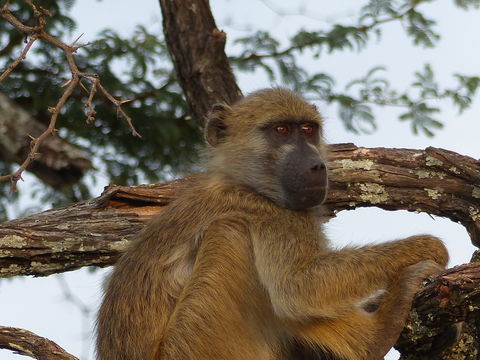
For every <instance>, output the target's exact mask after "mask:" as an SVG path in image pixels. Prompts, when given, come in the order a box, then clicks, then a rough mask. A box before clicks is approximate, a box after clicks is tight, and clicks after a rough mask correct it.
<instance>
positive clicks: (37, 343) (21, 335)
mask: <svg viewBox="0 0 480 360" xmlns="http://www.w3.org/2000/svg"><path fill="white" fill-rule="evenodd" d="M0 349H7V350H12V351H13V352H14V353H16V354H19V355H25V356H29V357H32V358H34V359H39V360H78V358H76V357H75V356H73V355H70V354H69V353H67V352H66V351H65V350H64V349H62V348H61V347H60V346H58V345H57V344H55V343H54V342H53V341H51V340H48V339H46V338H43V337H40V336H38V335H36V334H34V333H32V332H30V331H27V330H23V329H18V328H12V327H6V326H0Z"/></svg>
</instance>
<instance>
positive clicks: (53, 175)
mask: <svg viewBox="0 0 480 360" xmlns="http://www.w3.org/2000/svg"><path fill="white" fill-rule="evenodd" d="M46 128H47V127H46V126H45V125H43V124H42V123H40V122H38V121H37V120H36V119H34V118H33V117H32V116H31V115H30V114H28V113H27V112H26V111H25V110H23V109H22V108H21V107H19V106H18V105H17V104H15V103H14V102H13V101H12V100H10V99H9V98H7V97H6V96H5V95H3V94H0V157H1V158H2V159H3V160H7V161H11V162H16V163H18V164H21V163H23V161H24V160H25V158H26V157H27V156H28V153H29V152H30V138H29V137H28V136H29V135H30V136H33V137H35V136H38V135H40V134H41V133H42V132H43V131H45V129H46ZM91 168H92V163H91V161H90V160H89V159H88V157H87V154H86V153H85V152H84V151H82V150H81V149H80V148H78V147H76V146H74V145H72V144H70V143H68V142H67V141H66V140H64V139H61V138H60V137H58V136H51V137H49V138H48V139H46V140H45V142H44V143H43V144H42V146H41V147H40V154H39V156H38V158H37V159H36V161H34V162H33V163H32V164H31V166H29V168H28V171H30V172H31V173H33V174H34V175H36V176H37V177H38V178H39V179H40V180H42V181H43V182H44V183H46V184H48V185H50V186H52V187H54V188H61V187H63V186H66V185H71V184H74V183H76V182H77V181H78V180H80V178H81V177H82V176H83V175H84V174H85V172H87V170H89V169H91Z"/></svg>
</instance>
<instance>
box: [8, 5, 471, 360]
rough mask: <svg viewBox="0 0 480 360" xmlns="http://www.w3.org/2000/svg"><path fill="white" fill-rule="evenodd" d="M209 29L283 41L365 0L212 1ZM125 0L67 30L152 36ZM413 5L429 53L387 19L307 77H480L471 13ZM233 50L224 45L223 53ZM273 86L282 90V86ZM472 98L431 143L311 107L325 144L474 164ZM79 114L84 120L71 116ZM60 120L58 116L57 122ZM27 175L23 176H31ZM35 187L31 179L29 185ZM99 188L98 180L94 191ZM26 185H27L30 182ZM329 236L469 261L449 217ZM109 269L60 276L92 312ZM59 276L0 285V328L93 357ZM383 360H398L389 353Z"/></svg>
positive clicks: (143, 11) (369, 212) (383, 221)
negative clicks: (424, 240) (437, 151)
mask: <svg viewBox="0 0 480 360" xmlns="http://www.w3.org/2000/svg"><path fill="white" fill-rule="evenodd" d="M211 3H212V8H213V12H214V15H215V17H216V21H217V25H218V26H219V27H220V28H221V29H222V30H224V31H226V32H227V35H228V39H234V38H236V37H240V36H245V35H247V34H248V32H247V31H245V29H247V28H248V27H249V26H250V27H252V28H253V29H257V28H259V27H261V28H263V29H265V30H268V31H270V32H271V33H273V34H274V36H276V37H280V38H283V39H285V38H287V37H288V36H289V35H292V34H294V33H295V32H296V31H297V30H298V29H299V28H300V27H306V28H307V29H318V28H323V29H326V28H327V29H328V27H329V26H330V24H332V22H334V21H338V20H341V22H342V23H345V24H350V23H353V22H354V21H355V19H356V17H355V16H354V15H355V13H356V10H358V8H359V7H360V6H361V5H363V4H364V3H365V2H364V1H358V0H341V1H336V2H332V1H326V0H311V1H290V2H288V5H286V2H282V1H280V0H275V1H274V0H269V1H264V2H262V1H261V0H242V1H233V0H230V1H220V0H214V1H212V2H211ZM132 4H133V2H132V1H126V0H116V1H113V0H104V1H101V2H98V1H95V0H82V1H80V0H78V1H77V5H76V6H75V17H76V19H77V20H78V25H79V26H78V29H77V32H76V33H75V34H74V37H77V36H78V34H81V33H85V35H84V36H83V38H82V39H83V40H84V41H93V40H95V39H96V38H95V34H96V32H97V31H98V30H100V29H102V28H104V27H112V28H114V29H117V30H118V31H120V32H121V33H123V34H128V33H129V32H130V31H131V30H132V29H133V27H134V26H135V25H136V24H140V23H141V24H144V25H146V26H147V27H148V28H149V29H157V30H158V31H160V9H159V5H158V1H157V0H138V1H136V2H135V5H132ZM265 4H271V7H275V8H279V9H283V10H285V11H287V10H288V8H287V7H286V6H288V7H289V8H290V12H291V13H292V12H298V10H299V9H301V8H302V7H303V8H304V9H305V11H304V13H306V14H308V16H283V17H282V16H279V15H278V14H276V13H275V12H273V11H272V10H271V9H269V8H268V7H267V6H266V5H265ZM421 8H425V9H427V10H426V11H425V13H426V14H427V16H429V17H432V18H434V19H436V20H437V21H438V30H439V32H440V34H441V36H442V39H441V40H440V42H439V45H438V46H437V47H436V48H434V49H428V50H425V49H422V48H418V47H413V46H412V42H411V40H410V39H408V38H407V37H406V35H405V33H404V31H403V30H402V27H401V24H399V23H393V24H388V25H386V26H384V27H383V31H384V34H383V36H382V39H381V41H378V42H377V41H375V40H373V41H371V43H370V44H369V45H368V47H367V49H366V50H364V51H362V52H360V53H357V52H335V53H334V54H333V55H332V56H326V57H321V58H320V59H310V58H308V57H305V58H304V59H303V60H302V61H303V64H304V65H305V66H307V67H308V68H309V69H310V70H311V71H312V72H320V71H324V72H327V73H331V74H333V75H334V76H335V78H336V80H337V83H338V84H340V85H344V84H345V83H346V82H348V81H349V80H351V79H352V78H357V77H360V76H362V75H364V74H365V73H366V72H367V71H368V70H369V69H371V68H372V67H373V66H375V65H384V66H386V67H387V68H388V75H387V76H388V78H389V80H390V82H391V84H392V86H394V87H397V88H398V89H399V90H402V89H403V87H405V86H406V85H408V84H409V83H410V82H411V80H412V78H413V73H414V71H417V70H421V69H422V68H423V64H424V63H426V62H428V63H430V64H431V65H432V67H433V69H434V71H435V73H436V75H437V77H438V79H439V80H440V81H441V83H442V84H445V85H448V84H451V83H452V79H453V78H452V76H451V75H452V74H453V73H454V72H460V73H464V74H470V75H474V74H480V69H479V66H478V64H479V63H480V61H479V58H480V49H479V47H478V45H477V44H478V34H479V33H480V22H479V21H478V16H479V12H478V11H474V10H472V11H469V12H464V11H462V10H460V9H458V8H455V7H454V6H453V1H445V0H443V1H438V0H437V1H435V2H433V3H432V4H427V5H424V6H422V7H421ZM229 51H232V47H231V44H230V43H229V44H227V52H229ZM238 82H239V84H240V87H241V89H242V90H243V91H244V92H245V93H247V92H249V91H253V90H256V89H258V88H263V87H268V86H270V85H278V84H270V83H269V82H268V80H267V79H266V77H265V76H261V75H259V74H255V75H251V76H241V77H239V78H238ZM280 85H281V84H280ZM479 100H480V99H478V96H477V98H476V102H477V104H476V105H475V106H474V107H472V108H471V109H469V110H468V111H466V112H465V113H464V114H462V116H458V114H457V113H456V111H455V109H453V108H452V106H451V104H450V103H448V102H440V105H441V106H442V113H441V115H440V117H441V119H442V120H443V121H444V124H445V128H444V129H443V130H441V131H439V132H438V135H437V136H436V137H434V138H433V139H430V138H426V137H424V136H414V135H412V133H411V132H410V128H409V125H408V124H405V123H401V122H399V121H398V119H397V116H398V110H397V109H391V108H384V109H380V110H376V114H377V121H378V125H379V131H377V132H375V133H374V134H372V135H361V136H358V135H354V134H352V133H348V132H346V131H345V130H344V129H343V126H342V124H341V123H340V120H339V118H338V115H337V113H336V109H335V108H334V107H327V106H325V105H324V104H321V103H320V104H317V105H318V107H319V109H320V111H321V112H322V113H323V115H324V116H325V118H326V130H325V133H326V138H327V140H328V141H329V142H330V143H340V142H354V143H355V144H357V145H359V146H367V147H375V146H382V147H403V148H417V149H423V148H426V147H427V146H435V147H442V148H445V149H449V150H453V151H456V152H458V153H461V154H463V155H469V156H472V157H474V158H477V159H478V158H480V146H479V144H478V137H479V135H478V134H479V133H480V121H479V120H480V119H479V115H480V105H479V104H480V102H479ZM79 116H80V117H82V116H83V114H79ZM60 124H61V119H60ZM29 179H31V177H30V178H29ZM27 181H33V180H27ZM104 185H106V184H99V186H98V189H99V192H98V194H97V195H99V194H100V191H101V189H102V188H103V186H104ZM25 186H27V187H28V186H29V185H28V184H27V185H25ZM24 201H28V199H24ZM327 233H328V235H329V237H330V238H331V240H332V242H333V243H334V244H335V246H342V245H345V244H365V243H371V242H379V241H387V240H392V239H397V238H401V237H406V236H410V235H414V234H419V233H430V234H433V235H436V236H438V237H440V238H442V239H444V240H445V242H446V244H447V247H448V249H449V252H450V255H451V263H450V265H456V264H460V263H464V262H467V261H468V260H469V258H470V256H471V254H472V252H473V250H474V249H473V247H472V246H471V245H470V240H469V238H468V235H467V233H466V231H465V230H464V228H463V227H462V226H460V225H458V224H455V223H452V222H451V221H449V220H444V219H440V218H436V217H433V218H432V217H430V216H428V215H426V214H413V213H407V212H404V211H401V212H400V211H399V212H386V211H382V210H376V209H359V210H355V211H343V212H341V213H340V214H339V215H338V216H337V218H335V219H333V220H331V221H330V222H329V223H328V224H327ZM106 272H107V270H99V271H97V272H95V273H93V274H91V273H90V272H89V271H88V270H85V269H82V270H80V271H75V272H70V273H65V274H63V275H62V276H63V278H64V279H65V280H66V282H67V283H68V284H69V287H70V289H71V290H72V292H73V293H74V294H75V295H76V296H78V298H79V299H81V301H82V302H83V303H84V304H85V305H87V306H88V307H90V308H91V309H96V307H97V306H98V304H99V299H100V293H101V289H100V287H101V283H102V281H103V277H104V274H105V273H106ZM63 294H64V292H63V291H62V290H61V286H60V285H59V280H58V276H50V277H47V278H39V279H31V278H25V277H22V278H15V279H8V280H3V279H0V304H1V306H0V325H6V326H14V327H20V328H25V329H28V330H30V331H33V332H35V333H37V334H38V335H41V336H44V337H48V338H50V339H52V340H53V341H55V342H56V343H58V344H59V345H60V346H62V347H63V348H65V349H66V350H67V351H68V352H70V353H72V354H74V355H76V356H77V357H81V359H83V360H87V359H93V355H92V348H93V347H92V346H91V344H90V342H91V339H92V335H93V321H92V319H93V318H94V314H93V313H92V314H91V316H90V317H89V318H86V321H84V320H85V317H84V316H82V315H81V313H80V311H79V309H78V308H77V307H75V306H74V305H72V304H71V303H70V302H68V301H65V299H64V298H63ZM0 358H2V359H3V360H10V359H23V358H24V357H20V356H18V355H12V354H11V353H10V352H8V351H5V350H0ZM389 359H396V355H394V354H392V355H391V356H389Z"/></svg>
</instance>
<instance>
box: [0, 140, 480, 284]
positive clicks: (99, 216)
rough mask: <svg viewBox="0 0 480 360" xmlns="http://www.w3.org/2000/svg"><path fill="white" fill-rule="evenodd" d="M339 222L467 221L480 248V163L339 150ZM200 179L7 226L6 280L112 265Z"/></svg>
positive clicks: (3, 239) (2, 229)
mask: <svg viewBox="0 0 480 360" xmlns="http://www.w3.org/2000/svg"><path fill="white" fill-rule="evenodd" d="M329 168H330V183H331V190H330V193H329V196H328V199H327V202H326V206H327V208H328V209H329V210H330V213H331V214H332V216H334V214H335V213H336V212H338V211H341V210H344V209H354V208H357V207H365V206H376V207H380V208H382V209H386V210H409V211H416V212H419V211H423V212H426V213H429V214H433V215H438V216H442V217H446V218H449V219H451V220H452V221H456V222H460V223H462V224H463V225H464V226H466V227H467V229H468V231H469V233H470V236H471V238H472V242H473V243H474V244H475V245H477V246H478V244H480V239H479V234H480V231H479V229H480V187H479V186H478V185H476V184H480V162H479V161H477V160H475V159H472V158H470V157H467V156H462V155H459V154H456V153H454V152H451V151H447V150H442V149H435V148H427V149H426V150H409V149H386V148H372V149H368V148H361V147H356V146H355V145H353V144H339V145H332V146H331V153H330V160H329ZM191 181H194V180H193V179H192V178H187V179H183V180H177V181H173V182H168V183H162V184H153V185H140V186H132V187H126V186H109V187H107V188H106V190H105V191H104V193H103V194H102V195H101V196H100V197H98V198H96V199H93V200H89V201H87V202H82V203H78V204H74V205H71V206H68V207H64V208H59V209H52V210H48V211H46V212H43V213H40V214H37V215H33V216H29V217H26V218H22V219H16V220H12V221H8V222H5V223H3V224H1V225H0V277H9V276H15V275H35V276H45V275H49V274H52V273H55V272H63V271H69V270H73V269H77V268H80V267H82V266H88V265H95V266H108V265H111V264H113V263H114V262H115V261H116V259H117V257H118V256H119V254H120V252H121V251H122V250H123V249H124V248H125V246H126V244H127V243H128V241H129V240H130V239H132V237H134V236H135V234H136V233H137V232H138V231H140V229H141V228H142V227H143V226H144V224H145V222H146V221H147V220H148V219H149V218H150V217H151V216H152V215H153V214H155V213H156V212H158V211H161V210H162V209H163V208H164V207H165V206H166V205H167V204H168V203H169V202H170V201H171V200H172V199H173V198H174V197H175V194H176V193H177V192H178V191H181V187H183V186H188V185H189V183H190V182H191Z"/></svg>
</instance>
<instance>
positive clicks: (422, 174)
mask: <svg viewBox="0 0 480 360" xmlns="http://www.w3.org/2000/svg"><path fill="white" fill-rule="evenodd" d="M410 172H411V173H413V174H414V175H416V176H417V177H418V178H419V179H431V178H439V179H444V178H445V173H443V172H441V171H433V170H423V169H418V170H410Z"/></svg>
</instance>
